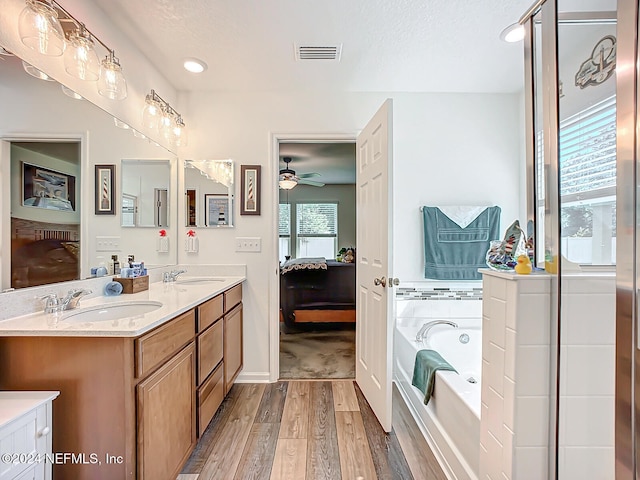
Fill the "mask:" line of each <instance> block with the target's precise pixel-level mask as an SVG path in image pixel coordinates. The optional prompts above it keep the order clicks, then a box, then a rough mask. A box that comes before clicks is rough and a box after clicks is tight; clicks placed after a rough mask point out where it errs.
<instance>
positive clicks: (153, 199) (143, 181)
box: [121, 159, 171, 227]
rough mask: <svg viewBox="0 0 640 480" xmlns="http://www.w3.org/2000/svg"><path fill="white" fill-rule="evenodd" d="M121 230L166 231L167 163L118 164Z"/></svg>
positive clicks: (167, 221) (149, 161)
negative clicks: (126, 228) (148, 229)
mask: <svg viewBox="0 0 640 480" xmlns="http://www.w3.org/2000/svg"><path fill="white" fill-rule="evenodd" d="M121 171H122V198H121V206H122V215H121V220H122V222H121V225H122V226H123V227H168V226H169V199H170V198H171V196H170V194H169V185H170V184H171V163H170V161H169V160H127V159H124V160H122V162H121Z"/></svg>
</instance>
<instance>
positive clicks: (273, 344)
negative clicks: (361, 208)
mask: <svg viewBox="0 0 640 480" xmlns="http://www.w3.org/2000/svg"><path fill="white" fill-rule="evenodd" d="M357 137H358V133H357V132H336V133H271V135H270V138H269V141H270V148H269V150H270V152H271V153H270V155H269V170H270V172H272V173H273V177H271V175H269V176H268V177H267V178H274V180H276V179H277V178H278V175H279V174H280V144H281V143H353V144H354V145H355V143H356V139H357ZM269 188H270V189H271V195H272V198H273V199H274V200H273V201H272V202H271V205H270V208H271V218H273V219H274V221H273V222H271V223H272V225H271V240H272V242H271V244H272V247H271V251H270V252H269V266H270V270H271V272H272V275H273V276H272V277H271V280H270V281H269V382H277V381H278V378H279V377H280V264H279V260H278V245H279V235H278V222H277V221H276V220H277V219H278V215H279V210H278V204H279V201H278V198H279V193H278V190H279V189H278V182H277V181H272V182H271V185H270V187H269ZM357 230H358V225H357V220H356V232H357Z"/></svg>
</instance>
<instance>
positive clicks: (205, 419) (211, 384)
mask: <svg viewBox="0 0 640 480" xmlns="http://www.w3.org/2000/svg"><path fill="white" fill-rule="evenodd" d="M223 370H224V365H223V364H220V365H219V366H218V368H216V370H215V371H214V372H213V373H212V374H211V376H210V377H209V378H208V379H207V381H206V382H204V384H203V385H202V386H201V387H200V389H199V390H198V437H200V436H202V434H203V433H204V431H205V429H206V428H207V425H209V422H210V421H211V419H212V418H213V416H214V415H215V413H216V411H217V410H218V407H219V406H220V404H221V403H222V400H223V399H224V378H223V374H222V372H223Z"/></svg>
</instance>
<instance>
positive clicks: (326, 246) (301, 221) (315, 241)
mask: <svg viewBox="0 0 640 480" xmlns="http://www.w3.org/2000/svg"><path fill="white" fill-rule="evenodd" d="M296 237H297V239H296V257H297V258H301V257H325V258H335V257H336V242H337V237H338V204H337V203H298V204H297V205H296Z"/></svg>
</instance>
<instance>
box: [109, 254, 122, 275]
mask: <svg viewBox="0 0 640 480" xmlns="http://www.w3.org/2000/svg"><path fill="white" fill-rule="evenodd" d="M111 260H112V261H113V274H114V275H120V262H119V261H118V255H111Z"/></svg>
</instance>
